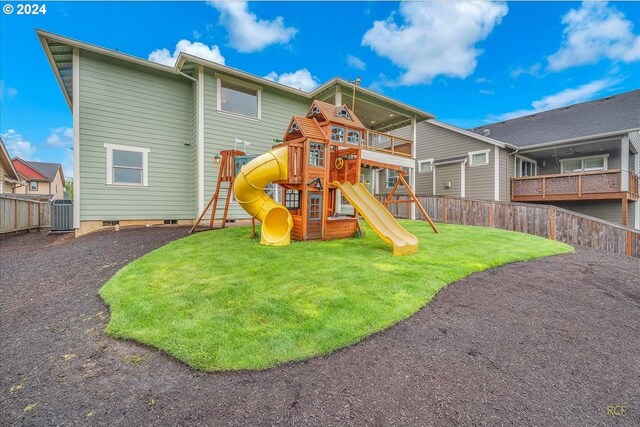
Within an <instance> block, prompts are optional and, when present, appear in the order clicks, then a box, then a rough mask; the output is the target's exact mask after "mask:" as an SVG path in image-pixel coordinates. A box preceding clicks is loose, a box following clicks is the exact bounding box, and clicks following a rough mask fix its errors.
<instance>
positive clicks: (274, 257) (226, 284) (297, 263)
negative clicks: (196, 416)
mask: <svg viewBox="0 0 640 427" xmlns="http://www.w3.org/2000/svg"><path fill="white" fill-rule="evenodd" d="M403 225H404V226H405V227H406V228H407V229H408V230H409V231H410V232H412V233H414V234H415V235H416V236H417V237H418V239H419V240H420V251H419V252H418V253H416V254H413V255H409V256H404V257H394V256H393V255H392V254H391V247H390V246H387V245H386V244H384V243H383V242H382V241H381V240H380V239H379V238H378V237H377V236H376V235H375V233H374V232H373V231H372V230H371V229H370V228H369V227H367V225H366V224H363V229H364V232H365V237H364V238H359V239H355V238H354V239H344V240H334V241H328V242H294V243H293V244H292V245H290V246H286V247H268V246H261V245H260V244H258V243H257V242H256V241H254V240H252V239H251V237H250V236H251V229H250V228H244V227H243V228H230V229H225V230H218V231H209V232H202V233H198V234H195V235H193V236H189V237H187V238H184V239H180V240H177V241H174V242H172V243H169V244H168V245H166V246H163V247H161V248H159V249H157V250H155V251H153V252H151V253H149V254H147V255H145V256H143V257H142V258H140V259H138V260H136V261H134V262H132V263H131V264H129V265H127V266H126V267H124V268H123V269H122V270H120V271H119V272H118V273H117V274H115V275H114V276H113V277H112V278H111V280H109V282H108V283H107V284H105V285H104V287H103V288H102V289H100V295H101V296H102V298H103V299H104V300H105V301H106V302H107V304H108V305H109V306H110V308H111V320H110V322H109V325H108V327H107V332H108V333H109V334H110V335H112V336H115V337H120V338H128V339H133V340H136V341H139V342H142V343H145V344H148V345H151V346H154V347H157V348H160V349H162V350H164V351H166V352H167V353H169V354H171V355H172V356H174V357H176V358H178V359H180V360H182V361H184V362H186V363H187V364H189V365H190V366H192V367H194V368H196V369H199V370H203V371H218V370H237V369H266V368H269V367H272V366H274V365H276V364H279V363H283V362H288V361H292V360H301V359H308V358H310V357H313V356H318V355H322V354H327V353H330V352H331V351H333V350H335V349H337V348H340V347H344V346H347V345H349V344H353V343H356V342H358V341H360V340H361V339H363V338H364V337H366V336H368V335H370V334H372V333H374V332H377V331H380V330H383V329H385V328H387V327H389V326H390V325H393V324H395V323H397V322H399V321H400V320H402V319H405V318H407V317H409V316H411V315H412V314H414V313H415V312H416V311H418V310H419V309H420V308H421V307H423V306H424V305H425V304H426V303H428V302H429V301H430V300H431V299H432V298H433V297H434V295H435V294H436V293H437V292H438V291H439V290H440V289H442V288H443V287H444V286H446V285H447V284H449V283H451V282H454V281H456V280H459V279H461V278H463V277H465V276H467V275H469V274H471V273H474V272H477V271H481V270H486V269H488V268H492V267H497V266H499V265H502V264H505V263H509V262H514V261H523V260H528V259H532V258H538V257H542V256H547V255H555V254H561V253H566V252H569V251H571V250H572V248H571V247H570V246H568V245H565V244H562V243H558V242H553V241H551V240H546V239H542V238H538V237H534V236H530V235H526V234H520V233H513V232H507V231H501V230H495V229H489V228H479V227H466V226H457V225H445V224H439V225H438V227H439V229H440V234H437V235H436V234H433V233H432V232H431V230H430V228H429V225H428V224H427V223H425V222H411V221H405V222H403Z"/></svg>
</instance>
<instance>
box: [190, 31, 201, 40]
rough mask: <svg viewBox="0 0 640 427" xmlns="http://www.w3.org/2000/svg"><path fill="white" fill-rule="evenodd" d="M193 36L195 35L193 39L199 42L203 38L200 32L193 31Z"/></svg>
mask: <svg viewBox="0 0 640 427" xmlns="http://www.w3.org/2000/svg"><path fill="white" fill-rule="evenodd" d="M192 34H193V38H194V39H196V40H198V39H199V38H200V37H202V33H201V32H200V31H198V30H193V32H192Z"/></svg>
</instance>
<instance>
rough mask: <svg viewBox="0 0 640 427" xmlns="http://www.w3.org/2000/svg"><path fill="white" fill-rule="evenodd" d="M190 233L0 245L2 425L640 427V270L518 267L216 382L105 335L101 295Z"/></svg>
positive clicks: (600, 261)
mask: <svg viewBox="0 0 640 427" xmlns="http://www.w3.org/2000/svg"><path fill="white" fill-rule="evenodd" d="M186 233H187V229H185V228H151V229H130V230H122V231H119V232H103V233H100V234H94V235H90V236H86V237H82V238H78V239H74V238H73V237H71V236H47V235H42V234H28V235H23V236H17V237H11V238H9V239H6V240H3V241H0V262H1V263H2V264H1V266H0V267H1V274H0V279H1V280H0V283H1V284H0V343H1V345H0V424H1V425H7V426H8V425H72V424H88V425H92V424H95V425H128V426H133V425H246V424H250V425H273V424H284V425H291V424H303V425H412V426H413V425H491V426H493V425H500V424H506V425H616V426H618V425H636V426H637V425H640V261H639V260H638V259H633V258H628V257H624V256H620V255H614V254H609V253H604V252H597V251H593V250H587V249H577V250H576V252H575V253H573V254H569V255H562V256H557V257H552V258H546V259H541V260H536V261H532V262H527V263H519V264H512V265H508V266H504V267H501V268H498V269H495V270H491V271H486V272H483V273H479V274H475V275H473V276H471V277H469V278H467V279H465V280H462V281H459V282H457V283H454V284H452V285H450V286H449V287H447V288H445V289H444V290H443V291H441V292H440V293H439V294H438V295H437V296H436V298H435V299H434V300H433V301H432V302H431V303H430V304H428V305H427V306H426V307H425V308H423V309H422V310H421V311H420V312H418V313H417V314H416V315H415V316H413V317H412V318H410V319H408V320H406V321H404V322H402V323H400V324H398V325H396V326H394V327H392V328H390V329H388V330H386V331H384V332H382V333H379V334H376V335H374V336H372V337H370V338H368V339H366V340H365V341H363V342H361V343H360V344H358V345H355V346H352V347H349V348H346V349H343V350H340V351H338V352H336V353H334V354H332V355H330V356H327V357H321V358H316V359H312V360H309V361H307V362H301V363H293V364H290V365H284V366H280V367H278V368H275V369H272V370H269V371H264V372H236V373H217V374H216V373H214V374H203V373H198V372H194V371H193V370H191V369H190V368H188V367H187V366H185V365H184V364H182V363H180V362H178V361H176V360H174V359H172V358H170V357H167V356H165V355H164V354H163V353H161V352H160V351H157V350H154V349H152V348H148V347H144V346H142V345H138V344H135V343H132V342H125V341H119V340H115V339H112V338H109V337H107V336H105V335H104V333H103V331H104V328H105V326H106V323H107V320H108V318H109V312H108V309H107V307H106V306H105V305H104V303H103V302H102V300H101V299H100V298H99V297H98V295H97V290H98V288H99V287H100V286H101V285H102V284H103V283H104V282H105V281H106V280H107V279H108V278H109V277H110V276H111V275H112V274H113V273H115V272H116V271H117V270H118V269H119V268H121V267H122V266H124V265H125V264H127V263H128V262H130V261H131V260H133V259H135V258H137V257H139V256H141V255H142V254H144V253H146V252H149V251H150V250H152V249H154V248H156V247H158V246H161V245H163V244H164V243H166V242H169V241H171V240H173V239H176V238H179V237H182V236H184V235H186ZM212 262H214V261H213V260H212ZM425 274H428V272H425ZM608 405H624V406H626V408H627V410H626V413H624V415H621V414H622V406H617V407H615V408H613V407H612V408H610V409H611V411H610V412H611V413H608V410H607V406H608ZM614 413H617V414H619V415H618V416H616V415H613V414H614Z"/></svg>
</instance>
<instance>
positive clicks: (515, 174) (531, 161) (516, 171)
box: [513, 154, 538, 177]
mask: <svg viewBox="0 0 640 427" xmlns="http://www.w3.org/2000/svg"><path fill="white" fill-rule="evenodd" d="M513 157H514V161H513V176H515V177H517V176H518V162H516V161H515V159H520V160H521V161H522V160H524V161H525V162H530V163H533V165H534V166H535V168H534V169H535V170H534V171H533V176H538V162H537V161H536V160H533V159H530V158H529V157H525V156H521V155H520V154H516V155H515V156H513Z"/></svg>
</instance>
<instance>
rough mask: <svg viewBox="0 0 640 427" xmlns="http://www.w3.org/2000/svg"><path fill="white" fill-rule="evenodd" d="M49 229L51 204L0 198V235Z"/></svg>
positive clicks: (9, 197) (11, 197)
mask: <svg viewBox="0 0 640 427" xmlns="http://www.w3.org/2000/svg"><path fill="white" fill-rule="evenodd" d="M48 227H51V203H50V202H39V201H37V200H31V199H20V198H16V197H13V196H6V195H2V196H0V235H3V234H6V233H15V232H18V231H24V230H31V229H37V228H48Z"/></svg>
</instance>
